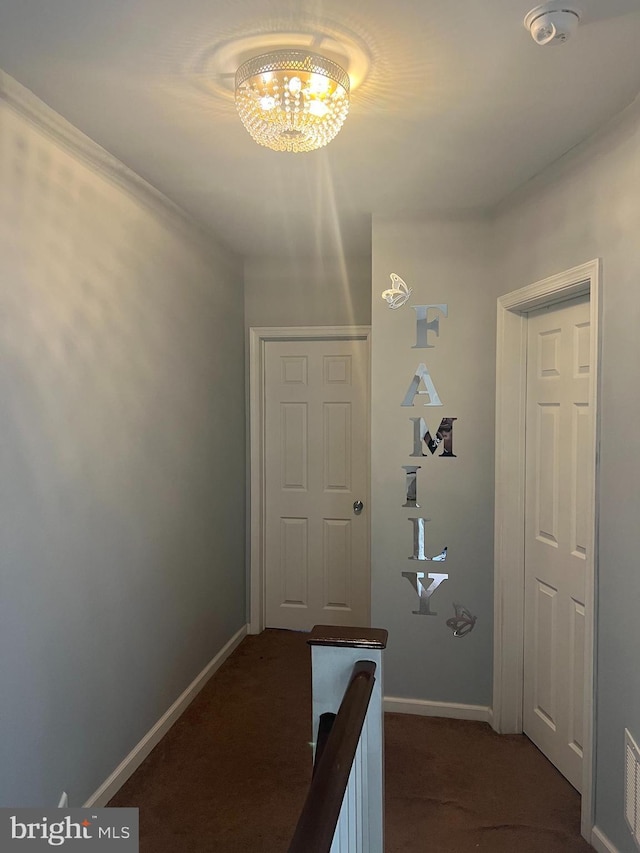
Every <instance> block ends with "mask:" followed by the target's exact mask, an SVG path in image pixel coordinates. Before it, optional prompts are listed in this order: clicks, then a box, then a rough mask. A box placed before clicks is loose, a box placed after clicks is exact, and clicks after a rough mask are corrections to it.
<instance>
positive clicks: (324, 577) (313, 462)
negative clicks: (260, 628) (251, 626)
mask: <svg viewBox="0 0 640 853" xmlns="http://www.w3.org/2000/svg"><path fill="white" fill-rule="evenodd" d="M367 350H368V345H367V342H366V341H364V340H350V341H349V340H347V341H340V340H333V341H322V340H311V341H310V340H298V341H268V342H267V343H266V344H265V439H264V440H265V444H264V458H265V596H266V608H265V609H266V613H265V616H266V626H267V627H268V628H292V629H296V630H309V629H311V628H312V627H313V626H314V625H315V624H325V625H356V626H363V627H366V626H368V625H369V618H370V616H369V597H370V592H369V548H368V541H369V532H368V522H367V517H368V514H369V507H368V506H367V503H368V465H369V427H368V369H367V364H368V352H367ZM358 501H361V502H362V504H363V509H362V510H361V511H358V509H359V508H358V507H356V509H355V510H354V503H356V502H358Z"/></svg>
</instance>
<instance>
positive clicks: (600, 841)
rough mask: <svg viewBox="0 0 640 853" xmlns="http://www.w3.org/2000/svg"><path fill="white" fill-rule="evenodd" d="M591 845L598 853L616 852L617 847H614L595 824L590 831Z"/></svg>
mask: <svg viewBox="0 0 640 853" xmlns="http://www.w3.org/2000/svg"><path fill="white" fill-rule="evenodd" d="M591 846H592V847H593V848H594V850H597V851H598V853H618V848H617V847H614V845H613V844H612V842H611V841H609V839H608V838H607V836H606V835H605V834H604V832H603V831H602V830H601V829H598V827H597V826H594V827H593V830H592V831H591Z"/></svg>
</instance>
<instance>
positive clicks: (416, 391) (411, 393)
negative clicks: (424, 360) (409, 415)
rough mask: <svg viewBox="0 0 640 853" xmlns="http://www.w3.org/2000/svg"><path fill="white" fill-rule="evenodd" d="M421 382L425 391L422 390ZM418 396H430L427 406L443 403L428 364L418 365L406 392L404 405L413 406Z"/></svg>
mask: <svg viewBox="0 0 640 853" xmlns="http://www.w3.org/2000/svg"><path fill="white" fill-rule="evenodd" d="M420 383H422V384H423V385H424V391H421V390H420ZM417 396H425V397H426V396H428V397H429V402H428V403H425V404H424V405H425V406H441V405H442V403H441V402H440V397H438V392H437V391H436V386H435V385H434V384H433V379H432V378H431V374H430V373H429V371H428V370H427V366H426V364H419V365H418V366H417V367H416V372H415V374H414V377H413V379H412V380H411V382H410V384H409V388H408V389H407V393H406V394H405V398H404V400H403V402H402V405H403V406H413V405H414V402H413V401H414V400H415V398H416V397H417Z"/></svg>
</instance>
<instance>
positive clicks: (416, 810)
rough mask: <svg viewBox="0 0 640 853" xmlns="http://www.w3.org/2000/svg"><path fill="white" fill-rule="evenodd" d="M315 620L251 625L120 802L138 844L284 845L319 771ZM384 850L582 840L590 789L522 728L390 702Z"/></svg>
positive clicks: (510, 850)
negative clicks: (405, 709) (402, 709)
mask: <svg viewBox="0 0 640 853" xmlns="http://www.w3.org/2000/svg"><path fill="white" fill-rule="evenodd" d="M306 636H307V635H306V634H299V633H293V632H288V631H265V632H264V633H263V634H261V635H260V636H257V637H247V638H246V639H245V640H244V641H243V642H242V644H241V645H240V647H239V648H238V649H237V650H236V651H235V652H234V654H233V655H232V656H231V657H230V658H229V660H228V661H227V662H226V663H225V664H224V665H223V666H222V667H221V668H220V670H219V671H218V672H217V673H216V675H215V676H214V677H213V678H212V679H211V681H210V682H209V683H208V684H207V686H206V687H205V688H204V690H203V691H202V693H201V694H200V695H199V696H198V697H197V699H196V700H195V701H194V702H193V704H192V705H191V706H190V707H189V708H188V710H187V711H186V712H185V713H184V714H183V716H182V717H181V718H180V720H179V721H178V722H177V723H176V724H175V726H174V727H173V728H172V729H171V731H170V732H169V733H168V734H167V735H166V737H165V738H164V739H163V740H162V741H161V743H160V744H158V746H157V747H156V748H155V749H154V750H153V752H152V753H151V755H149V757H148V758H147V759H146V761H145V762H144V763H143V764H142V765H141V766H140V768H139V769H138V770H137V771H136V773H134V775H133V776H132V777H131V779H130V780H129V781H128V782H127V783H126V784H125V785H124V787H123V788H121V790H120V791H119V792H118V794H117V795H116V796H115V797H114V798H113V799H112V800H111V802H110V804H109V805H111V806H134V807H137V808H139V809H140V850H141V853H281V851H286V850H287V846H288V844H289V841H290V839H291V836H292V834H293V830H294V827H295V824H296V821H297V818H298V815H299V813H300V810H301V808H302V804H303V802H304V797H305V794H306V791H307V788H308V785H309V781H310V778H311V747H310V745H309V741H310V739H311V691H310V655H309V649H308V646H307V644H306ZM385 736H386V744H385V756H386V848H385V849H386V853H401V851H406V853H418V851H420V853H470V851H491V853H584V852H585V851H590V850H592V848H591V847H590V846H589V845H588V844H587V843H586V842H585V841H584V840H583V839H582V838H581V837H580V797H579V796H578V794H577V793H576V792H575V790H574V789H573V788H572V787H571V785H569V783H568V782H567V781H566V780H565V779H564V778H563V777H562V776H561V775H560V774H559V773H558V772H557V770H556V769H555V768H554V767H553V766H552V765H551V764H549V762H548V761H547V760H546V759H545V758H544V757H543V755H542V754H541V753H540V752H539V751H538V750H537V749H536V747H535V746H533V744H532V743H531V742H530V741H529V740H528V739H527V738H526V737H524V736H520V735H507V736H505V735H496V734H495V733H494V732H493V731H492V729H491V728H490V727H489V726H488V725H487V724H485V723H473V722H463V721H458V720H444V719H436V718H429V717H414V716H407V715H403V714H387V715H386V717H385Z"/></svg>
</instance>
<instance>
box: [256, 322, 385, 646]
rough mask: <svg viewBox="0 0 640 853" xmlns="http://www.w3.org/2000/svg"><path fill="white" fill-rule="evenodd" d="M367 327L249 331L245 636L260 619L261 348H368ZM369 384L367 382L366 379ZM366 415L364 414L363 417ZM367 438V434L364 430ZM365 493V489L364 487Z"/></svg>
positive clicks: (262, 502)
mask: <svg viewBox="0 0 640 853" xmlns="http://www.w3.org/2000/svg"><path fill="white" fill-rule="evenodd" d="M370 337H371V327H370V326H262V327H257V326H256V327H252V328H250V329H249V441H250V447H249V472H250V474H249V476H250V480H249V495H248V517H249V519H250V521H249V525H250V526H249V598H250V603H249V613H250V617H249V633H250V634H259V633H260V632H261V631H262V630H263V629H264V627H265V617H264V605H265V595H264V584H265V578H264V527H265V519H264V511H265V491H264V490H265V484H264V461H265V460H264V417H265V413H264V405H265V399H264V382H265V346H266V344H267V343H268V342H269V341H295V340H316V341H318V340H334V341H338V340H343V341H344V340H363V341H366V342H367V346H368V348H369V355H368V358H369V359H370V357H371V353H370V345H369V344H370ZM367 381H368V382H369V379H367ZM367 414H368V413H367ZM367 434H368V430H367ZM367 492H368V486H367Z"/></svg>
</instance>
